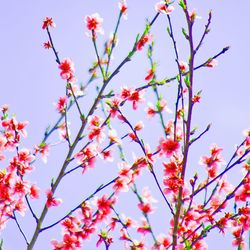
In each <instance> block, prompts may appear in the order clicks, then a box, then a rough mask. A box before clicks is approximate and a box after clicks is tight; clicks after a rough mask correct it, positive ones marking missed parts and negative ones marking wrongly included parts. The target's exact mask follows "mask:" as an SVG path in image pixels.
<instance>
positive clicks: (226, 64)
mask: <svg viewBox="0 0 250 250" xmlns="http://www.w3.org/2000/svg"><path fill="white" fill-rule="evenodd" d="M156 2H157V1H153V0H148V1H142V0H128V6H129V10H128V20H127V21H122V23H121V27H120V30H119V44H118V45H119V47H118V48H117V49H116V50H115V52H114V58H115V61H114V62H113V65H112V66H111V70H112V69H114V67H115V66H116V65H118V63H119V62H120V61H121V60H122V59H123V58H124V57H125V56H126V55H127V53H128V51H129V49H131V48H132V46H133V42H134V40H135V37H136V34H137V33H140V32H142V31H143V28H144V25H145V20H146V18H149V19H151V18H152V17H153V16H154V14H155V11H154V4H155V3H156ZM190 2H191V4H192V6H193V7H194V8H195V9H196V10H197V13H198V16H201V17H202V19H199V20H197V24H196V26H195V29H196V28H197V33H195V35H196V37H198V35H199V32H201V30H202V28H203V26H204V24H205V22H206V20H207V16H206V14H207V12H208V10H209V9H212V10H213V19H212V25H211V33H210V34H209V35H208V37H207V39H206V40H205V42H204V45H203V47H202V49H201V51H200V55H198V56H197V64H199V63H201V62H203V61H205V60H206V59H207V58H209V57H210V56H213V55H215V54H217V53H218V52H219V51H220V50H221V49H222V48H223V47H225V46H230V47H231V48H230V50H229V52H228V53H227V54H226V55H223V56H221V57H220V58H219V59H218V61H219V65H218V67H216V68H214V69H201V70H200V71H199V72H198V73H197V76H196V77H195V79H196V83H197V85H196V86H197V89H202V90H203V92H202V101H201V104H200V106H199V107H198V108H197V109H196V110H195V114H194V123H193V125H194V126H195V125H197V126H198V127H199V128H200V129H201V130H202V129H203V128H205V127H206V126H207V124H209V123H212V128H211V131H210V132H209V134H208V135H206V137H205V139H204V140H203V141H202V142H201V144H203V145H202V146H199V147H196V148H195V150H194V151H193V152H192V157H193V158H192V159H191V161H192V162H194V163H197V162H198V160H199V156H200V155H201V154H202V153H204V154H205V153H206V152H208V147H209V145H210V144H211V143H213V142H216V143H217V144H218V145H220V146H222V147H224V148H225V153H224V157H225V159H228V158H229V157H230V155H231V154H232V152H233V149H234V146H235V145H236V144H237V143H239V142H241V140H242V130H243V129H245V128H248V127H249V125H250V115H249V107H250V98H249V92H250V86H249V79H248V78H249V76H248V73H249V58H250V52H249V44H250V35H249V24H250V15H249V9H250V2H249V1H248V0H242V1H238V2H237V3H236V1H232V0H220V1H217V0H202V1H198V0H192V1H190ZM117 3H118V1H114V0H106V1H101V0H95V1H90V0H85V1H83V0H82V1H80V0H75V1H66V0H60V1H56V0H43V1H40V0H37V1H32V0H24V1H18V0H8V1H2V2H1V17H0V19H1V21H0V30H1V34H2V36H1V39H0V55H1V92H0V105H2V104H5V103H6V104H9V106H10V111H11V113H14V114H16V115H17V119H18V120H28V121H29V123H30V124H29V126H28V128H27V130H28V134H29V136H28V138H27V139H26V140H25V141H24V146H25V147H32V146H33V145H34V144H37V143H39V142H40V141H41V138H42V136H43V132H44V130H45V128H46V126H47V125H48V124H52V123H53V122H54V121H55V120H56V118H57V114H56V112H55V109H54V106H53V102H55V101H56V100H57V98H58V97H59V96H62V95H64V92H65V89H64V85H65V83H64V81H63V80H61V79H60V76H59V70H58V68H57V64H56V62H55V57H54V55H53V53H52V51H48V50H45V49H44V48H43V46H42V44H43V42H44V41H46V40H47V35H46V32H45V31H44V30H42V29H41V26H42V20H43V18H44V17H45V16H51V17H53V19H54V21H55V23H56V25H57V28H56V29H54V30H52V31H51V33H52V36H53V39H54V43H55V46H56V48H57V50H58V51H59V56H60V58H64V57H70V58H71V59H72V60H73V61H74V62H75V68H76V76H77V78H78V80H79V82H83V83H84V82H86V81H87V80H88V78H89V75H88V72H87V71H88V68H89V66H90V65H91V63H92V61H93V59H94V58H95V56H94V49H93V46H92V44H91V41H90V39H89V38H87V37H86V35H85V32H86V28H85V24H84V17H85V16H86V15H88V14H92V13H94V12H98V13H99V14H100V15H101V16H102V17H103V18H104V30H105V34H104V36H101V35H100V40H98V45H99V48H101V49H102V42H103V41H104V40H106V38H107V36H108V35H109V34H110V32H111V31H112V30H113V29H114V22H115V20H116V18H117V15H118V12H117ZM175 6H176V7H177V3H175ZM172 22H173V25H174V28H175V33H176V36H177V41H178V42H179V43H178V48H179V52H180V55H181V59H182V60H187V51H186V49H187V45H186V44H185V42H184V41H183V39H182V40H181V35H180V27H181V26H182V24H183V16H182V14H181V13H180V10H178V11H176V13H173V15H172ZM165 25H166V20H165V19H164V17H163V16H161V17H160V18H159V20H157V23H156V24H155V26H154V27H153V28H152V33H153V34H154V36H155V42H156V45H155V54H154V58H155V60H156V61H157V63H158V65H159V70H158V76H159V78H161V77H165V76H169V77H170V76H173V74H172V73H173V72H175V68H174V67H175V65H174V64H173V62H174V60H173V59H174V58H173V51H172V48H171V43H170V42H169V38H168V37H167V34H166V32H165V31H166V27H165ZM133 60H134V61H132V62H131V63H129V64H127V65H126V66H125V67H124V68H123V69H122V70H121V73H120V75H118V76H117V78H115V79H114V80H113V81H112V82H111V87H110V88H116V89H117V87H118V86H120V85H121V84H125V85H126V84H127V85H136V84H138V83H141V82H142V81H143V77H145V74H146V71H147V70H148V68H149V62H148V61H147V60H146V56H145V51H144V52H140V53H139V54H138V55H136V56H135V57H134V59H133ZM173 65H174V66H173ZM93 89H94V88H93ZM93 89H92V90H91V91H88V93H87V94H88V95H95V92H94V91H93ZM90 100H91V99H90ZM169 100H173V98H172V97H171V96H170V97H169ZM171 105H173V104H171ZM131 115H133V113H131ZM133 119H135V117H134V118H133ZM72 126H74V125H72ZM149 126H150V125H149ZM150 136H152V134H151V135H148V137H147V138H148V139H149V140H150ZM153 136H154V135H153ZM64 150H65V148H63V146H61V151H62V152H65V151H64ZM56 152H57V153H54V154H53V152H51V158H50V159H49V161H48V164H47V165H43V163H42V162H40V161H38V162H37V164H36V168H37V171H38V174H37V175H36V174H35V173H34V174H32V179H33V180H35V181H36V182H37V183H38V184H39V185H40V186H41V187H42V188H45V187H48V186H49V182H50V177H51V176H53V175H55V174H56V169H58V168H59V167H60V165H59V166H58V162H59V163H60V162H62V161H63V157H61V155H59V154H58V152H59V151H56ZM2 167H5V166H1V167H0V168H2ZM51 169H52V170H51ZM94 173H95V172H94ZM45 174H48V175H49V176H45ZM114 174H115V173H113V174H112V173H108V174H107V176H108V177H107V178H105V176H102V177H103V179H105V180H103V182H105V181H108V180H110V178H112V176H114ZM93 176H94V174H90V177H93ZM73 178H77V177H76V176H74V177H73ZM98 178H101V176H99V177H98ZM84 182H85V183H86V180H85V181H84ZM70 183H72V180H71V182H70V180H66V181H65V185H66V184H68V185H70ZM101 183H102V182H101ZM80 186H81V187H82V188H85V186H84V183H81V185H80ZM87 186H88V187H87V189H89V190H94V189H95V188H96V186H98V184H96V185H95V186H94V187H92V189H91V185H90V183H87ZM72 192H74V190H70V191H68V192H66V194H67V195H68V197H70V196H69V195H71V194H72ZM59 193H60V190H59ZM124 199H125V198H124ZM74 201H75V202H77V198H75V199H74ZM35 207H36V208H37V209H39V205H37V204H35ZM66 208H67V207H66ZM59 210H60V208H59ZM39 213H40V212H39ZM57 213H58V210H57V209H52V211H51V215H50V216H49V219H48V221H53V216H56V215H57ZM62 214H63V212H62ZM158 219H160V217H158ZM21 222H22V223H24V228H25V229H26V230H27V231H29V230H31V228H32V225H31V224H29V223H30V221H29V222H28V223H27V222H25V220H21ZM55 231H56V233H55ZM58 231H59V230H58V228H57V229H55V230H52V232H48V233H44V234H43V235H41V239H39V241H38V242H37V243H38V244H37V245H36V247H35V250H40V249H49V246H50V244H49V242H48V239H50V238H51V236H54V234H53V233H55V237H57V239H59V237H60V233H58ZM3 237H4V249H6V250H15V249H17V247H18V249H25V243H24V241H23V239H22V238H21V236H20V234H19V233H18V232H17V230H16V228H15V226H14V225H13V224H12V223H9V224H8V225H7V229H6V231H5V232H4V234H3ZM0 238H1V236H0ZM214 239H216V245H213V244H214V243H215V240H214ZM208 242H209V243H210V244H211V246H212V245H213V247H211V248H209V249H215V248H214V247H215V246H216V247H219V245H220V247H222V246H223V248H224V249H233V248H232V247H231V243H230V241H229V240H226V238H225V239H224V240H223V239H221V240H219V241H218V239H217V238H216V237H215V236H214V234H213V236H212V238H211V239H210V240H208ZM93 246H94V245H93V244H92V247H91V246H90V245H88V247H87V248H85V249H95V246H94V247H93ZM111 249H112V248H111ZM216 249H218V248H216Z"/></svg>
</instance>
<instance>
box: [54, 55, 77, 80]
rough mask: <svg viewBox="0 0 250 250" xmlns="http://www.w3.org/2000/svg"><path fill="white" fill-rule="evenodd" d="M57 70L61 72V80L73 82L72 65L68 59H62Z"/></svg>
mask: <svg viewBox="0 0 250 250" xmlns="http://www.w3.org/2000/svg"><path fill="white" fill-rule="evenodd" d="M58 68H59V69H60V70H61V72H60V76H61V78H62V79H64V80H67V81H68V82H75V76H74V72H75V69H74V63H73V62H72V60H71V59H69V58H64V59H63V60H62V61H61V63H60V65H59V66H58Z"/></svg>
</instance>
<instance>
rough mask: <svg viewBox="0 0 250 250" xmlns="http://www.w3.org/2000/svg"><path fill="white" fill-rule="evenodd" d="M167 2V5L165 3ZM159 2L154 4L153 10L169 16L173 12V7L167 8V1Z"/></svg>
mask: <svg viewBox="0 0 250 250" xmlns="http://www.w3.org/2000/svg"><path fill="white" fill-rule="evenodd" d="M166 2H167V3H166ZM166 2H165V1H160V2H158V3H156V4H155V10H156V11H157V12H159V13H162V14H169V13H171V12H173V11H174V7H173V6H168V5H167V4H168V3H169V1H166Z"/></svg>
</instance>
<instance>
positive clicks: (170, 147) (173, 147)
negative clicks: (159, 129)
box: [159, 138, 180, 157]
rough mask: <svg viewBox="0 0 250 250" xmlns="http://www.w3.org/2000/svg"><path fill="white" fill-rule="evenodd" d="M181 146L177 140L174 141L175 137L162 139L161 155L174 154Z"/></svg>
mask: <svg viewBox="0 0 250 250" xmlns="http://www.w3.org/2000/svg"><path fill="white" fill-rule="evenodd" d="M179 148H180V144H179V142H177V141H174V140H173V139H171V138H170V139H163V138H161V139H160V145H159V149H160V156H161V155H163V154H165V155H166V157H170V156H172V155H173V154H174V153H176V152H177V151H178V149H179Z"/></svg>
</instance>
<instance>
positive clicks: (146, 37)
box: [136, 34, 153, 50]
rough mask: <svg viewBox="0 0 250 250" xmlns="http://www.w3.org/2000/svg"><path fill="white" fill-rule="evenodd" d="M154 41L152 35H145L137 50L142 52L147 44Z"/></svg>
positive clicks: (137, 45) (138, 43)
mask: <svg viewBox="0 0 250 250" xmlns="http://www.w3.org/2000/svg"><path fill="white" fill-rule="evenodd" d="M152 40H153V36H152V35H151V34H147V35H144V36H143V37H142V38H141V39H140V40H139V41H138V42H137V44H136V49H137V50H142V48H143V47H144V45H145V44H147V43H149V42H151V41H152Z"/></svg>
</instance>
